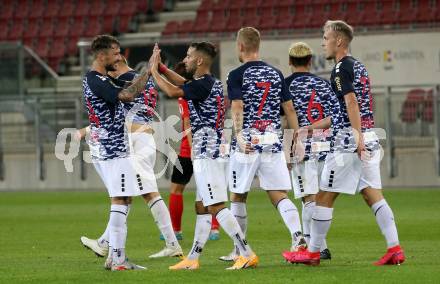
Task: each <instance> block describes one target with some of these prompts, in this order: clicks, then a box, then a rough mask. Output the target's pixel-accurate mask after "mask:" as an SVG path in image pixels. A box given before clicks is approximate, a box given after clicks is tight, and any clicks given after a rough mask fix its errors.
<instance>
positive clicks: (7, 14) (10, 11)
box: [0, 3, 15, 20]
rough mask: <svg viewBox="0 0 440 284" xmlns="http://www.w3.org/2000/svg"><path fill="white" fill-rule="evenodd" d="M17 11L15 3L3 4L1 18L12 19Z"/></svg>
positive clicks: (0, 11)
mask: <svg viewBox="0 0 440 284" xmlns="http://www.w3.org/2000/svg"><path fill="white" fill-rule="evenodd" d="M14 11H15V5H13V4H12V3H11V4H8V5H4V6H3V5H2V9H0V20H9V19H12V17H13V15H14Z"/></svg>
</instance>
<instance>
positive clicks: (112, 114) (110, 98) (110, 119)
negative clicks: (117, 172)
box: [83, 70, 128, 161]
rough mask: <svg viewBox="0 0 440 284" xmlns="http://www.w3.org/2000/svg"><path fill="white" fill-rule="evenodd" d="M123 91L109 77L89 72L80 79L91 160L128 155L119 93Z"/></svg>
mask: <svg viewBox="0 0 440 284" xmlns="http://www.w3.org/2000/svg"><path fill="white" fill-rule="evenodd" d="M121 90H122V88H121V87H120V86H117V85H116V84H115V83H114V82H113V81H112V80H111V78H110V77H108V76H106V75H102V74H101V73H99V72H96V71H93V70H91V71H88V72H87V74H86V75H85V76H84V79H83V95H84V102H85V107H86V109H87V112H88V115H89V122H90V139H89V141H88V143H89V147H90V153H91V156H92V160H95V161H100V160H101V161H102V160H110V159H115V158H123V157H126V156H128V148H127V143H126V142H127V141H128V140H127V137H126V131H125V124H124V122H125V115H124V108H123V106H122V103H120V102H119V101H118V93H119V92H120V91H121Z"/></svg>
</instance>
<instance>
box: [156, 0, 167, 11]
mask: <svg viewBox="0 0 440 284" xmlns="http://www.w3.org/2000/svg"><path fill="white" fill-rule="evenodd" d="M164 8H165V0H153V11H154V12H161V11H163V9H164Z"/></svg>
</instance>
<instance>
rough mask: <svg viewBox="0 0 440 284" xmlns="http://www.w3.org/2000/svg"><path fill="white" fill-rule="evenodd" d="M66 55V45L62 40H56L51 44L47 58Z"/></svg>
mask: <svg viewBox="0 0 440 284" xmlns="http://www.w3.org/2000/svg"><path fill="white" fill-rule="evenodd" d="M65 55H66V43H65V41H64V38H63V39H58V40H55V41H53V42H52V44H51V45H50V50H49V54H48V58H61V57H64V56H65Z"/></svg>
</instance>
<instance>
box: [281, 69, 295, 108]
mask: <svg viewBox="0 0 440 284" xmlns="http://www.w3.org/2000/svg"><path fill="white" fill-rule="evenodd" d="M279 74H280V77H281V94H280V97H281V102H283V103H284V102H286V101H288V100H291V99H292V96H291V95H290V92H289V87H288V85H287V82H286V80H285V79H284V76H283V74H281V72H279Z"/></svg>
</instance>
